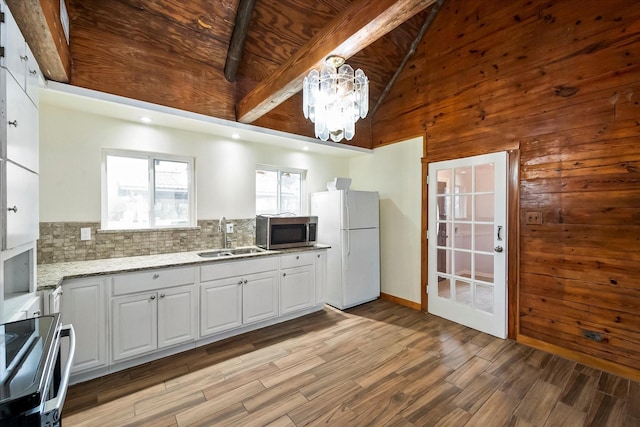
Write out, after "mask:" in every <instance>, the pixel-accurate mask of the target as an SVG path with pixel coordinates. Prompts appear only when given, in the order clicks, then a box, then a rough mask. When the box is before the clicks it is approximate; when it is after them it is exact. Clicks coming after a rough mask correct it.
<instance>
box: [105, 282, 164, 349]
mask: <svg viewBox="0 0 640 427" xmlns="http://www.w3.org/2000/svg"><path fill="white" fill-rule="evenodd" d="M156 299H157V295H156V293H155V292H148V293H144V294H141V295H131V296H124V297H117V298H113V299H112V300H111V334H112V344H111V346H112V351H113V360H114V361H119V360H122V359H127V358H129V357H133V356H138V355H141V354H145V353H148V352H150V351H153V350H155V349H156V348H158V320H157V319H158V304H157V302H156Z"/></svg>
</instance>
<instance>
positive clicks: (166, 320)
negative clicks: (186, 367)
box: [111, 285, 197, 362]
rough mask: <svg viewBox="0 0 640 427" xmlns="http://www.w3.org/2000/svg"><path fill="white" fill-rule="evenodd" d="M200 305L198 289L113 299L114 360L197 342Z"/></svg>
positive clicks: (182, 289) (155, 292)
mask: <svg viewBox="0 0 640 427" xmlns="http://www.w3.org/2000/svg"><path fill="white" fill-rule="evenodd" d="M196 305H197V304H196V292H195V286H194V285H188V286H180V287H175V288H167V289H161V290H158V291H154V292H144V293H141V294H135V295H127V296H120V297H115V298H112V300H111V325H112V331H111V334H112V352H113V360H114V361H116V362H117V361H120V360H124V359H129V358H131V357H134V356H140V355H143V354H146V353H149V352H152V351H154V350H157V349H160V348H165V347H169V346H172V345H176V344H181V343H185V342H189V341H193V340H195V338H196V311H195V307H196Z"/></svg>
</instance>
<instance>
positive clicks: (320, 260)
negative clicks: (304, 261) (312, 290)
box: [314, 250, 327, 304]
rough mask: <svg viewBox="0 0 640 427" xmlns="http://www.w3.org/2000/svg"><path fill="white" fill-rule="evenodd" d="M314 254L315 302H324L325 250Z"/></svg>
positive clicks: (325, 278) (325, 283)
mask: <svg viewBox="0 0 640 427" xmlns="http://www.w3.org/2000/svg"><path fill="white" fill-rule="evenodd" d="M314 256H315V261H314V262H315V270H316V271H315V274H316V304H322V303H324V289H325V287H326V286H327V251H326V250H323V251H317V252H315V254H314Z"/></svg>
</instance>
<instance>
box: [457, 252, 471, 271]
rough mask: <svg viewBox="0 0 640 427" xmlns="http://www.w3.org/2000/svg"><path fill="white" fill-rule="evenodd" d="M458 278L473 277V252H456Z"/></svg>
mask: <svg viewBox="0 0 640 427" xmlns="http://www.w3.org/2000/svg"><path fill="white" fill-rule="evenodd" d="M453 256H454V257H455V258H454V268H455V274H456V276H462V277H469V278H470V277H471V252H462V251H454V252H453Z"/></svg>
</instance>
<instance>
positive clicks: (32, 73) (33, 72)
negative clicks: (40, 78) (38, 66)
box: [29, 70, 38, 76]
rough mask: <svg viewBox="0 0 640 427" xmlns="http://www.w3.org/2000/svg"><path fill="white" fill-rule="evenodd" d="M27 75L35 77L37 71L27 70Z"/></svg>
mask: <svg viewBox="0 0 640 427" xmlns="http://www.w3.org/2000/svg"><path fill="white" fill-rule="evenodd" d="M29 74H31V75H32V76H35V75H37V74H38V71H37V70H29Z"/></svg>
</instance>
